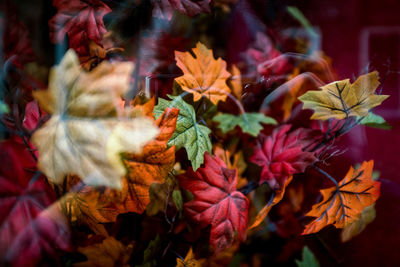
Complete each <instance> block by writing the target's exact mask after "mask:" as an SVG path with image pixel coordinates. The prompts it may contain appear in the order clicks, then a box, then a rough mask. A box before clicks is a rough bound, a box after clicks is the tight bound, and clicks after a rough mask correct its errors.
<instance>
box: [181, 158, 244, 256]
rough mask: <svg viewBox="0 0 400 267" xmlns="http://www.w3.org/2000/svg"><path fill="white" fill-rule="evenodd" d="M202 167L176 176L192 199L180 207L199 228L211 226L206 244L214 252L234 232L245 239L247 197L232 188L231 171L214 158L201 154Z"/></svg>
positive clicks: (232, 237) (225, 244) (230, 240)
mask: <svg viewBox="0 0 400 267" xmlns="http://www.w3.org/2000/svg"><path fill="white" fill-rule="evenodd" d="M204 159H205V163H204V168H199V169H198V170H197V171H196V172H193V170H192V169H191V168H189V170H188V171H187V172H186V173H185V174H182V175H179V176H178V177H177V178H178V181H179V185H180V186H181V187H182V188H183V189H185V190H188V191H190V192H191V193H192V194H193V196H194V199H193V200H192V201H190V202H188V203H185V205H184V210H185V212H186V213H187V214H188V216H189V217H190V218H191V219H193V220H194V221H196V222H198V223H200V225H201V227H206V226H208V225H211V234H210V244H211V245H212V246H213V248H214V250H215V253H218V252H220V251H222V250H224V249H226V248H227V247H229V246H231V245H232V243H233V242H234V240H235V233H237V235H238V237H239V239H240V240H241V241H244V240H245V239H246V227H247V212H248V207H249V201H248V199H247V198H246V197H245V196H244V195H243V194H242V193H241V192H239V191H236V182H237V176H236V171H235V170H230V169H227V168H226V165H225V163H224V162H223V161H222V160H221V159H219V158H218V157H212V156H210V155H209V154H208V153H206V154H205V157H204Z"/></svg>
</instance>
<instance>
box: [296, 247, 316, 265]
mask: <svg viewBox="0 0 400 267" xmlns="http://www.w3.org/2000/svg"><path fill="white" fill-rule="evenodd" d="M301 254H302V260H301V261H300V260H296V264H297V266H298V267H319V263H318V261H317V259H316V258H315V256H314V254H313V253H312V251H311V250H310V249H309V248H308V247H304V248H303V252H302V253H301Z"/></svg>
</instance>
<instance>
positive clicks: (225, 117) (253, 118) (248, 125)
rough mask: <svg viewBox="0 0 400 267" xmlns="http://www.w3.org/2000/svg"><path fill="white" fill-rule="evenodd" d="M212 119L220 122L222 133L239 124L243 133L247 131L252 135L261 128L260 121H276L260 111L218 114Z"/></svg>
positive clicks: (256, 133) (270, 122) (268, 122)
mask: <svg viewBox="0 0 400 267" xmlns="http://www.w3.org/2000/svg"><path fill="white" fill-rule="evenodd" d="M213 120H214V121H216V122H219V123H220V124H219V126H218V127H219V128H220V129H221V130H222V132H223V133H227V132H229V131H230V130H232V129H234V128H235V127H236V126H239V127H240V128H242V131H243V132H244V133H248V134H250V135H252V136H254V137H256V136H257V135H258V133H259V132H260V131H261V130H262V128H263V127H262V126H261V123H265V124H276V123H277V122H276V120H275V119H273V118H271V117H268V116H265V115H264V114H262V113H244V114H241V115H231V114H218V115H216V116H215V117H214V118H213Z"/></svg>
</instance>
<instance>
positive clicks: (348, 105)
mask: <svg viewBox="0 0 400 267" xmlns="http://www.w3.org/2000/svg"><path fill="white" fill-rule="evenodd" d="M378 80H379V75H378V72H376V71H373V72H370V73H368V74H365V75H361V76H360V77H358V79H357V80H356V81H355V82H354V83H352V84H350V80H349V79H346V80H342V81H336V82H333V83H330V84H327V85H325V86H322V87H321V88H320V89H321V90H320V91H308V92H307V93H305V94H304V95H302V96H301V97H299V99H300V100H301V101H302V102H303V103H304V106H303V108H304V109H313V110H314V114H313V115H312V116H311V119H316V120H326V119H329V118H336V119H344V118H346V117H349V116H361V117H364V116H368V111H369V110H370V109H372V108H373V107H376V106H379V105H380V104H381V103H382V101H383V100H385V99H386V98H388V97H389V96H388V95H376V94H375V93H374V92H375V90H376V88H377V87H378V85H379V81H378Z"/></svg>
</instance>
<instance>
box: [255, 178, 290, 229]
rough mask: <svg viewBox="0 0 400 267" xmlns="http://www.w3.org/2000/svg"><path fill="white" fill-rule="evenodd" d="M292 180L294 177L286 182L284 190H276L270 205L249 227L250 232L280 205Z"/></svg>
mask: <svg viewBox="0 0 400 267" xmlns="http://www.w3.org/2000/svg"><path fill="white" fill-rule="evenodd" d="M292 179H293V175H292V176H290V177H289V178H288V179H286V180H285V183H284V184H283V186H282V189H278V190H276V192H275V193H274V195H273V198H271V200H270V201H269V203H268V204H267V205H265V206H264V207H263V208H262V209H261V210H260V212H258V214H257V217H256V219H255V220H254V222H253V224H252V225H251V226H250V227H249V230H250V229H253V228H256V227H257V226H259V225H260V224H261V223H262V222H263V221H264V219H265V218H266V217H267V215H268V213H269V211H270V210H271V209H272V207H273V206H275V205H276V204H278V203H279V202H280V201H281V200H282V198H283V196H284V194H285V190H286V187H287V186H288V185H289V183H290V182H291V181H292Z"/></svg>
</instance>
